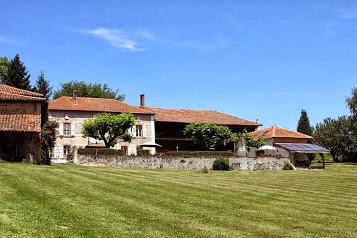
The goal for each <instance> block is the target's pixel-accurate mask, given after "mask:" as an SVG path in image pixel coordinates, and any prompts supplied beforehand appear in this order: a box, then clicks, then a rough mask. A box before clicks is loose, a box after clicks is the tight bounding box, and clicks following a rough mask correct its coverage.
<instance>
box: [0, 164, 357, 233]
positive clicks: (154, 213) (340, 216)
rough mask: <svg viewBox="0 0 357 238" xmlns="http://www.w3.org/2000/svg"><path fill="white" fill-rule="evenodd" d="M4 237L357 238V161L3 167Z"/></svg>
mask: <svg viewBox="0 0 357 238" xmlns="http://www.w3.org/2000/svg"><path fill="white" fill-rule="evenodd" d="M0 201H1V203H0V237H357V165H354V164H342V163H341V164H336V165H333V164H328V165H327V170H326V171H307V170H304V171H302V170H300V171H230V172H217V171H215V172H214V171H210V172H209V173H208V174H205V173H201V172H200V171H185V170H162V169H156V170H155V169H152V170H150V169H136V168H135V169H134V168H132V169H129V168H105V167H84V166H75V165H52V166H36V165H28V164H10V163H0Z"/></svg>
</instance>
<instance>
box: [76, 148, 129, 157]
mask: <svg viewBox="0 0 357 238" xmlns="http://www.w3.org/2000/svg"><path fill="white" fill-rule="evenodd" d="M78 154H81V155H119V156H123V155H125V150H116V149H110V148H100V149H96V148H83V149H78Z"/></svg>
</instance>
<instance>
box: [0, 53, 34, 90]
mask: <svg viewBox="0 0 357 238" xmlns="http://www.w3.org/2000/svg"><path fill="white" fill-rule="evenodd" d="M2 82H3V83H4V84H7V85H9V86H12V87H15V88H20V89H24V90H32V88H31V84H30V75H29V74H28V72H27V70H26V66H25V65H24V63H23V62H22V61H21V60H20V56H19V55H18V54H16V55H15V57H14V58H13V59H12V60H11V61H10V63H9V64H8V67H7V72H6V73H5V74H4V75H3V76H2Z"/></svg>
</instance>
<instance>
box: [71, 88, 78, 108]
mask: <svg viewBox="0 0 357 238" xmlns="http://www.w3.org/2000/svg"><path fill="white" fill-rule="evenodd" d="M72 103H73V104H74V105H77V104H78V103H77V90H73V92H72Z"/></svg>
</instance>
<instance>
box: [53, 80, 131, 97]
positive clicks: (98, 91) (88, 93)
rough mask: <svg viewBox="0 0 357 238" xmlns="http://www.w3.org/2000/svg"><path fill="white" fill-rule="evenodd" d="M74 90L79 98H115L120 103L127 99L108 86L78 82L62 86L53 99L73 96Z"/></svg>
mask: <svg viewBox="0 0 357 238" xmlns="http://www.w3.org/2000/svg"><path fill="white" fill-rule="evenodd" d="M73 90H77V96H78V97H93V98H113V99H116V100H118V101H124V99H125V95H124V94H120V95H119V94H118V90H116V91H113V90H112V89H110V88H109V87H108V85H107V84H103V85H102V84H100V83H94V84H92V83H85V82H84V81H77V80H75V81H73V80H72V81H70V82H68V83H64V84H61V88H60V89H59V90H56V91H55V92H54V95H53V98H54V99H56V98H59V97H62V96H72V93H73Z"/></svg>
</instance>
